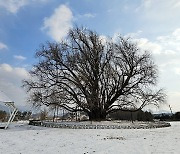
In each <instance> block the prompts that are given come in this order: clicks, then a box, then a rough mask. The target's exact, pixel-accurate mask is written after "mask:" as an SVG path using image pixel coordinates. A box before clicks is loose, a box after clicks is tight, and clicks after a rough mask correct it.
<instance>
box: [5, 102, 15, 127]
mask: <svg viewBox="0 0 180 154" xmlns="http://www.w3.org/2000/svg"><path fill="white" fill-rule="evenodd" d="M3 103H4V104H5V105H6V106H7V107H8V109H9V113H10V117H9V119H8V122H7V124H6V126H5V127H4V129H7V128H8V126H9V124H10V123H11V122H12V121H13V120H14V118H15V116H16V114H17V112H18V109H17V108H16V106H15V105H14V102H3Z"/></svg>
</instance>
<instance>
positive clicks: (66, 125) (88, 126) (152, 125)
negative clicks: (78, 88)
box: [29, 120, 171, 129]
mask: <svg viewBox="0 0 180 154" xmlns="http://www.w3.org/2000/svg"><path fill="white" fill-rule="evenodd" d="M129 123H130V122H129ZM130 124H131V125H122V124H121V122H119V123H116V124H115V125H113V124H108V125H107V124H106V125H104V124H81V123H73V122H65V123H64V122H48V121H40V120H29V125H34V126H43V127H50V128H63V129H152V128H163V127H170V126H171V125H170V123H167V122H162V121H158V122H143V123H139V124H132V123H130Z"/></svg>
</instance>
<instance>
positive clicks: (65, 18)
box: [42, 5, 73, 41]
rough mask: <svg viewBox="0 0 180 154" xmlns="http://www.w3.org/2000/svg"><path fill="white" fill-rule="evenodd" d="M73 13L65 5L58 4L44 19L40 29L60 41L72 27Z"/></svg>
mask: <svg viewBox="0 0 180 154" xmlns="http://www.w3.org/2000/svg"><path fill="white" fill-rule="evenodd" d="M72 20H73V14H72V12H71V10H70V9H69V8H68V7H67V6H66V5H60V6H59V7H58V8H56V9H55V10H54V13H53V14H52V15H51V16H50V17H49V18H45V19H44V25H43V27H42V30H46V31H47V34H48V35H49V36H51V37H52V38H53V39H54V40H56V41H61V39H62V38H63V37H65V36H66V35H67V33H68V31H69V29H70V28H72Z"/></svg>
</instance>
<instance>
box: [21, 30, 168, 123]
mask: <svg viewBox="0 0 180 154" xmlns="http://www.w3.org/2000/svg"><path fill="white" fill-rule="evenodd" d="M36 57H37V58H38V59H39V63H38V64H36V65H35V66H34V67H33V69H32V71H30V74H31V76H32V79H31V80H26V81H24V84H23V85H24V86H25V87H26V89H27V92H29V93H30V100H31V101H32V102H33V104H34V105H42V104H44V105H46V106H50V105H58V106H59V107H63V108H65V109H67V110H69V111H72V112H76V111H84V112H86V113H87V114H88V115H89V119H90V120H103V119H105V118H106V115H107V114H109V113H112V112H115V111H117V110H129V109H131V110H133V111H136V110H139V109H142V108H143V107H144V106H146V105H149V104H153V105H156V106H158V105H159V104H161V103H162V102H164V100H165V94H164V93H163V91H162V89H160V90H155V89H156V82H157V68H156V65H155V64H154V62H153V60H152V57H151V55H150V54H149V53H148V52H147V51H142V50H140V49H139V48H138V47H137V45H136V44H135V43H133V42H131V41H130V40H129V39H126V38H123V37H119V40H118V41H117V42H113V41H112V40H111V39H107V40H106V42H105V41H104V40H102V39H101V37H100V36H99V35H98V34H97V33H96V32H94V31H91V30H88V29H79V28H74V29H72V30H70V32H69V35H68V37H67V39H66V40H65V41H63V42H61V43H47V44H46V45H42V47H41V48H40V50H39V51H37V53H36Z"/></svg>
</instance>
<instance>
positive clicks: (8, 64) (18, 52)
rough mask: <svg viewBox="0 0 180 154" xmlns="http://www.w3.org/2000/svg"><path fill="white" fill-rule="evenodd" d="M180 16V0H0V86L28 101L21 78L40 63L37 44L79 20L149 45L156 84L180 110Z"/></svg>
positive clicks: (105, 33)
mask: <svg viewBox="0 0 180 154" xmlns="http://www.w3.org/2000/svg"><path fill="white" fill-rule="evenodd" d="M179 18H180V1H179V0H171V1H169V0H133V1H132V0H98V1H97V0H0V91H3V93H5V94H6V95H7V96H8V97H9V98H10V99H11V100H14V101H15V102H16V104H17V105H18V106H19V107H20V108H22V107H23V106H26V97H27V96H26V94H25V92H24V91H23V89H22V88H21V80H22V79H27V78H28V70H30V69H31V67H32V65H33V64H35V63H36V59H35V58H34V54H35V52H36V49H38V48H39V46H40V44H41V43H45V42H46V41H57V42H58V41H60V40H61V39H63V38H64V37H65V36H66V34H67V32H68V30H69V28H71V27H73V26H74V25H78V26H84V27H87V28H90V29H92V30H95V31H96V32H98V33H99V34H100V35H102V36H103V37H105V36H110V37H112V38H113V39H116V37H117V36H118V34H121V35H123V36H130V37H131V38H132V39H133V40H134V41H136V42H137V43H138V46H139V47H140V48H142V49H144V50H149V51H150V52H151V53H152V55H153V57H154V60H155V63H156V64H157V65H158V68H159V85H158V86H160V87H164V88H165V89H166V92H167V95H168V99H167V103H168V104H170V105H171V106H172V109H173V111H180V102H179V100H180V20H179ZM155 110H156V111H158V110H168V105H164V106H163V107H161V109H155Z"/></svg>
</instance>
